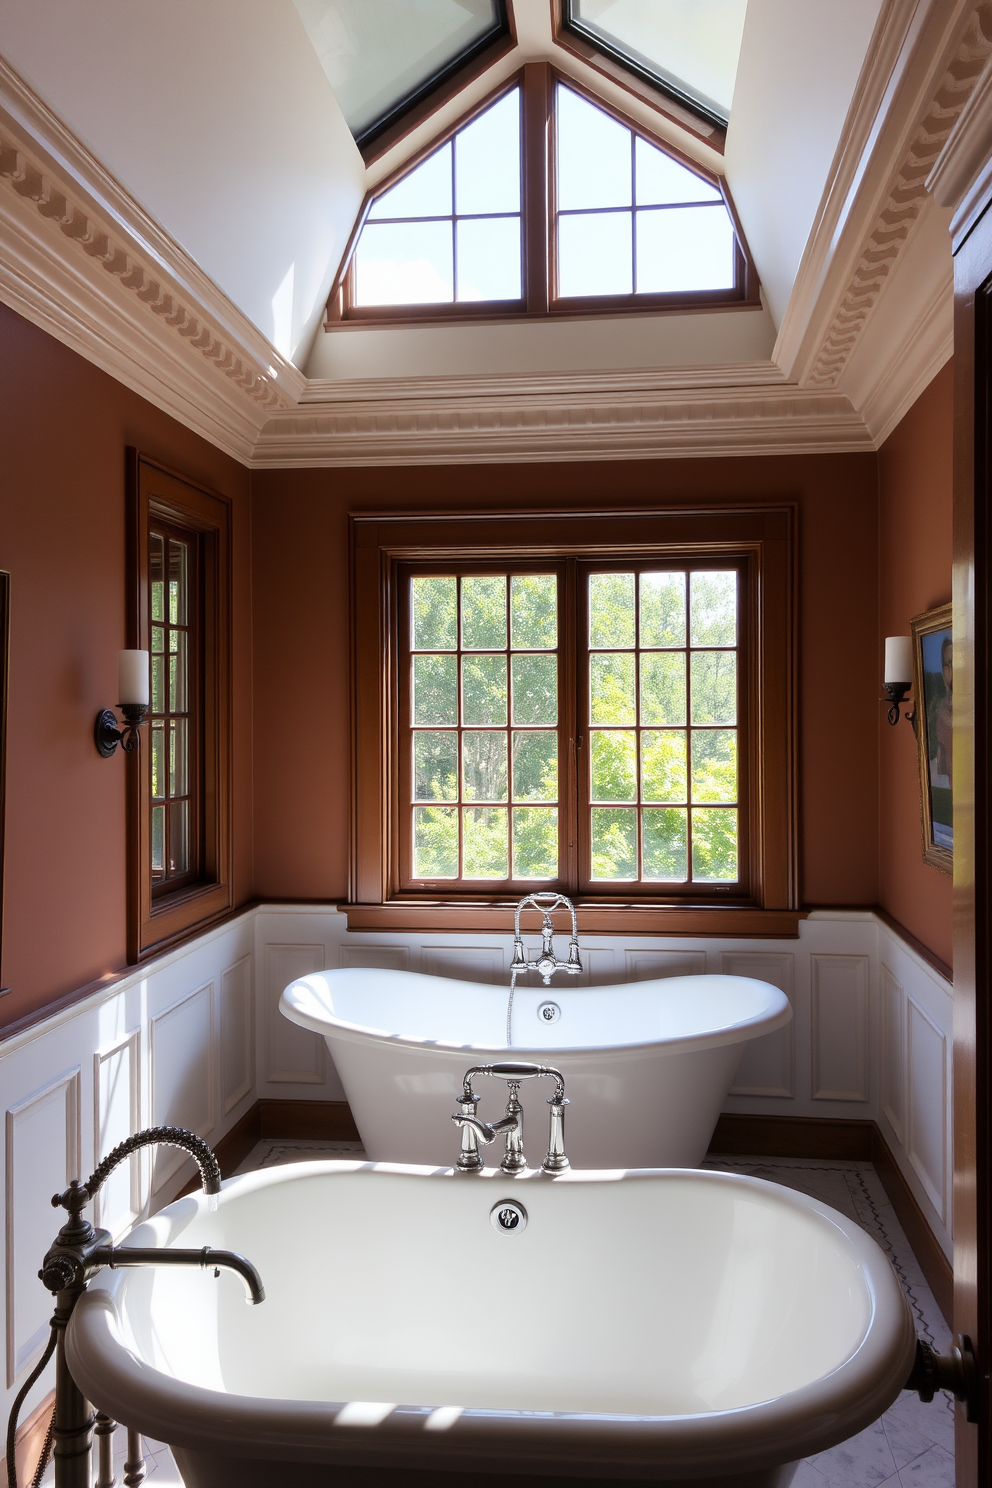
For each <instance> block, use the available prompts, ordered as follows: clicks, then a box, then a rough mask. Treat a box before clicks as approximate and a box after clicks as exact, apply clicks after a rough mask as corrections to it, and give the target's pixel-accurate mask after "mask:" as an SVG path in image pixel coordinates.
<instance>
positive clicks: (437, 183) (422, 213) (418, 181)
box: [368, 143, 451, 222]
mask: <svg viewBox="0 0 992 1488" xmlns="http://www.w3.org/2000/svg"><path fill="white" fill-rule="evenodd" d="M450 215H451V145H450V143H448V144H447V145H442V147H441V149H440V150H436V151H435V152H434V154H433V155H429V156H428V157H427V159H426V160H425V161H424V163H423V164H422V165H418V166H417V167H416V168H415V169H414V170H412V171H411V172H410V174H409V175H408V176H404V177H403V179H402V181H398V182H397V183H396V185H395V186H393V187H392V188H391V189H390V190H389V191H386V192H384V193H383V195H382V196H380V197H379V198H378V199H377V200H376V201H375V202H373V204H372V210H371V211H370V212H369V216H368V220H369V221H370V222H375V221H376V220H377V219H381V218H383V217H450Z"/></svg>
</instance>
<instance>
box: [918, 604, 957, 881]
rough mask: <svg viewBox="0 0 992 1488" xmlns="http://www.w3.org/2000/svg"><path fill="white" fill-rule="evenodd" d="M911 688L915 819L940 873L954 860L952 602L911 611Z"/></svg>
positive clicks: (928, 858) (927, 852)
mask: <svg viewBox="0 0 992 1488" xmlns="http://www.w3.org/2000/svg"><path fill="white" fill-rule="evenodd" d="M912 635H913V690H914V693H915V696H916V715H915V716H916V742H917V747H918V749H919V756H920V821H921V824H922V827H923V861H924V862H925V863H929V864H930V865H931V867H933V868H939V869H941V871H942V872H944V873H950V872H951V868H952V865H953V862H954V814H953V797H952V794H951V789H952V788H951V750H952V728H951V725H952V717H953V700H954V655H953V648H952V645H951V606H950V605H949V604H946V605H941V606H940V607H939V608H938V609H936V610H927V611H926V613H925V614H923V615H914V617H913V620H912Z"/></svg>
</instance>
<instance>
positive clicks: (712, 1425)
mask: <svg viewBox="0 0 992 1488" xmlns="http://www.w3.org/2000/svg"><path fill="white" fill-rule="evenodd" d="M362 1168H370V1169H378V1170H379V1171H383V1172H394V1173H404V1174H416V1173H420V1174H422V1175H423V1176H424V1177H432V1176H433V1177H435V1178H451V1177H454V1179H455V1181H459V1182H464V1181H468V1182H475V1181H478V1180H476V1179H474V1178H472V1177H470V1176H468V1177H467V1176H466V1175H451V1174H450V1173H443V1172H439V1171H438V1170H436V1169H430V1168H420V1169H417V1168H411V1167H408V1166H401V1165H395V1164H362V1163H358V1162H349V1163H340V1162H331V1163H328V1162H323V1163H303V1164H295V1165H293V1166H292V1167H288V1168H285V1169H268V1170H262V1171H261V1172H259V1173H252V1174H247V1175H245V1176H244V1177H242V1178H237V1179H232V1180H228V1182H227V1183H226V1184H225V1185H224V1189H225V1192H226V1193H230V1194H231V1197H232V1198H233V1197H234V1196H235V1195H236V1194H237V1193H238V1192H239V1191H240V1192H244V1191H245V1190H246V1189H247V1190H249V1191H250V1190H253V1189H255V1188H260V1187H277V1186H279V1185H280V1184H281V1183H284V1182H292V1181H293V1180H294V1179H297V1178H302V1177H304V1176H309V1175H312V1174H314V1173H318V1174H319V1173H323V1172H331V1173H333V1172H335V1171H340V1172H345V1171H348V1172H354V1171H356V1170H359V1169H362ZM665 1173H670V1174H671V1175H672V1176H673V1177H677V1178H678V1179H680V1180H685V1179H686V1173H685V1172H684V1171H683V1170H680V1169H670V1170H666V1169H644V1170H639V1171H637V1172H631V1173H629V1174H627V1175H626V1176H627V1179H628V1181H634V1182H636V1181H639V1180H640V1179H642V1178H643V1179H656V1178H657V1177H659V1176H660V1175H663V1174H665ZM616 1176H617V1175H616V1174H596V1173H592V1172H582V1173H571V1174H567V1175H562V1176H561V1177H557V1178H554V1179H549V1178H546V1177H542V1176H539V1175H537V1174H527V1175H525V1176H524V1177H523V1178H522V1179H520V1180H517V1181H518V1182H523V1183H525V1184H526V1183H529V1182H539V1183H542V1184H544V1183H552V1184H561V1183H568V1184H572V1183H588V1182H596V1181H603V1180H604V1179H609V1180H610V1181H615V1179H616ZM694 1178H695V1179H696V1180H697V1181H702V1182H706V1183H710V1182H717V1183H727V1182H729V1183H732V1184H735V1185H738V1186H740V1187H744V1188H749V1189H758V1190H762V1191H765V1193H766V1194H767V1193H768V1191H770V1190H771V1191H774V1192H773V1198H774V1201H775V1202H780V1203H783V1204H786V1205H789V1206H792V1207H797V1208H801V1209H805V1210H810V1211H812V1212H814V1213H817V1214H819V1215H820V1216H821V1217H822V1218H823V1219H825V1220H826V1221H827V1222H828V1223H829V1224H831V1225H832V1226H834V1228H836V1229H839V1230H840V1231H841V1232H842V1233H843V1235H844V1236H845V1239H846V1242H847V1243H848V1245H849V1246H850V1247H851V1249H852V1250H853V1252H854V1257H855V1259H856V1261H857V1262H858V1263H859V1265H860V1269H861V1274H862V1275H863V1277H864V1279H865V1284H866V1286H867V1289H868V1292H869V1296H870V1301H871V1311H872V1321H871V1324H870V1326H869V1328H868V1331H867V1334H866V1336H865V1338H864V1339H863V1340H862V1342H861V1343H860V1345H859V1346H858V1347H857V1348H856V1349H855V1350H854V1352H853V1353H852V1354H851V1355H850V1356H849V1357H848V1358H847V1359H846V1360H845V1361H843V1363H841V1364H840V1365H839V1366H837V1368H835V1369H834V1370H832V1371H831V1372H830V1373H829V1374H827V1375H825V1376H823V1377H822V1378H821V1379H819V1380H816V1381H813V1382H812V1383H811V1384H809V1385H806V1386H803V1387H801V1388H800V1389H799V1390H796V1391H792V1392H790V1393H789V1394H787V1395H784V1396H780V1397H779V1398H778V1399H776V1400H773V1401H765V1402H761V1403H756V1404H752V1405H747V1406H743V1407H738V1408H735V1409H732V1410H725V1411H716V1412H707V1413H700V1414H693V1415H678V1416H645V1415H620V1414H609V1413H597V1412H577V1413H570V1412H528V1411H519V1410H509V1409H494V1410H486V1409H481V1408H478V1407H466V1408H464V1409H462V1410H461V1411H460V1414H459V1415H458V1416H457V1418H456V1419H455V1420H454V1421H453V1422H451V1424H450V1425H447V1427H446V1429H444V1430H438V1429H435V1428H434V1427H431V1426H429V1425H428V1424H427V1423H428V1420H429V1418H430V1417H431V1415H432V1413H433V1411H434V1410H436V1409H437V1407H428V1406H419V1405H417V1406H406V1405H397V1406H395V1407H394V1408H393V1409H392V1410H391V1411H390V1412H389V1414H388V1415H387V1416H386V1417H385V1419H384V1420H382V1421H381V1422H378V1423H377V1424H376V1425H375V1427H374V1429H370V1428H369V1427H368V1426H363V1425H355V1424H344V1423H338V1422H337V1421H336V1419H335V1418H336V1416H337V1415H338V1413H339V1412H340V1411H341V1409H342V1407H343V1405H344V1404H346V1403H347V1402H340V1401H339V1402H326V1403H325V1402H320V1401H282V1400H273V1399H269V1398H265V1397H262V1398H256V1397H250V1396H238V1395H229V1394H226V1393H224V1392H221V1391H216V1390H209V1389H205V1388H202V1387H198V1386H191V1385H187V1384H185V1383H183V1382H182V1381H180V1380H177V1379H175V1378H174V1377H173V1376H171V1375H167V1374H165V1373H163V1372H161V1371H159V1370H157V1369H154V1368H152V1367H151V1366H150V1365H148V1364H147V1363H145V1362H143V1361H142V1360H141V1359H140V1358H138V1357H136V1356H135V1355H134V1354H133V1353H132V1352H131V1351H130V1350H129V1349H128V1347H127V1345H126V1344H125V1343H124V1341H123V1339H122V1337H121V1333H120V1326H119V1318H118V1314H117V1309H116V1305H115V1300H114V1299H115V1295H116V1294H117V1292H118V1290H119V1288H120V1287H122V1286H123V1285H124V1284H125V1282H126V1273H117V1274H116V1275H109V1274H108V1273H104V1274H103V1276H102V1277H101V1278H98V1280H97V1281H96V1283H95V1284H94V1285H93V1286H91V1288H90V1290H89V1292H88V1293H87V1294H86V1295H85V1296H84V1297H83V1298H82V1299H81V1301H80V1303H79V1304H78V1306H77V1308H76V1312H75V1315H74V1317H73V1320H72V1324H71V1326H70V1329H69V1332H68V1337H67V1350H68V1359H69V1365H70V1369H71V1371H72V1373H73V1376H74V1378H75V1379H76V1381H77V1383H78V1384H79V1385H80V1387H81V1388H82V1389H83V1390H84V1392H85V1393H86V1394H87V1396H88V1397H89V1398H90V1399H91V1400H93V1402H94V1404H95V1405H96V1406H97V1407H98V1408H99V1409H102V1410H104V1411H106V1412H107V1413H108V1414H110V1415H111V1416H113V1417H114V1418H115V1419H117V1420H120V1421H121V1422H123V1424H125V1425H127V1426H131V1427H133V1428H135V1429H138V1430H141V1431H143V1432H144V1433H145V1434H147V1435H150V1436H153V1437H155V1438H156V1439H158V1440H162V1441H166V1442H169V1443H170V1445H173V1446H177V1447H179V1448H180V1449H187V1450H190V1451H195V1452H201V1453H204V1454H206V1455H209V1456H224V1457H229V1458H237V1457H239V1455H240V1456H241V1457H242V1458H243V1457H244V1456H245V1447H246V1444H247V1443H250V1455H251V1456H253V1457H261V1458H263V1459H266V1460H282V1461H288V1460H291V1461H295V1462H323V1463H327V1464H335V1463H336V1464H340V1465H341V1466H349V1467H361V1466H368V1467H377V1468H389V1469H398V1468H401V1467H407V1468H411V1469H412V1468H414V1467H416V1468H421V1469H427V1470H433V1471H435V1472H462V1471H464V1472H466V1473H471V1472H472V1471H473V1470H474V1469H475V1470H477V1469H478V1464H479V1460H480V1456H481V1455H482V1454H485V1456H486V1458H487V1459H488V1461H489V1462H490V1463H491V1464H492V1470H494V1471H495V1470H498V1471H506V1472H530V1473H532V1474H537V1475H541V1474H542V1473H546V1475H547V1476H549V1478H551V1479H553V1478H554V1477H555V1476H562V1475H568V1474H569V1473H571V1474H573V1475H576V1476H590V1477H596V1476H602V1477H609V1476H613V1477H624V1478H630V1479H631V1480H637V1479H643V1478H647V1477H652V1478H654V1479H655V1480H658V1479H659V1477H660V1478H661V1480H662V1481H664V1479H665V1478H673V1477H674V1478H677V1477H693V1476H704V1475H705V1474H706V1473H707V1472H710V1473H714V1474H715V1473H719V1472H720V1471H721V1470H723V1471H726V1470H727V1469H728V1468H729V1467H730V1466H734V1467H736V1469H737V1470H739V1471H740V1472H745V1471H755V1470H761V1469H766V1468H770V1467H773V1466H776V1465H778V1464H782V1463H783V1462H789V1461H795V1460H797V1459H799V1458H801V1457H807V1456H810V1455H812V1454H813V1453H815V1452H818V1451H822V1450H825V1449H826V1448H828V1447H830V1446H834V1445H836V1443H837V1442H838V1441H841V1440H844V1439H846V1438H847V1437H849V1436H852V1435H854V1434H855V1433H856V1432H858V1431H860V1430H862V1429H863V1428H864V1427H865V1426H867V1425H869V1424H870V1423H871V1422H872V1421H874V1420H875V1419H877V1417H878V1416H879V1415H880V1414H881V1413H882V1412H883V1411H884V1410H885V1409H887V1407H888V1406H889V1405H890V1404H891V1403H892V1401H893V1400H894V1399H895V1398H896V1396H897V1395H898V1394H899V1391H900V1388H901V1386H902V1385H903V1383H904V1381H905V1379H906V1378H907V1376H908V1374H909V1370H910V1367H911V1364H912V1359H913V1354H914V1349H915V1335H914V1331H913V1325H912V1319H911V1316H910V1313H909V1309H908V1306H907V1304H906V1301H905V1296H904V1294H903V1292H902V1289H901V1287H900V1286H899V1283H898V1281H897V1279H896V1277H895V1275H894V1273H893V1272H892V1269H891V1267H890V1266H889V1265H888V1263H887V1261H886V1260H885V1258H884V1256H883V1255H882V1254H881V1252H880V1251H879V1250H878V1247H877V1246H876V1245H875V1244H874V1242H872V1241H871V1240H870V1239H869V1238H868V1236H867V1235H865V1234H864V1232H863V1231H862V1230H861V1229H860V1227H859V1226H857V1225H856V1224H855V1223H854V1222H853V1221H847V1220H845V1219H844V1217H843V1216H839V1215H837V1214H836V1213H835V1211H833V1210H831V1209H829V1208H827V1206H825V1205H822V1204H820V1203H818V1202H817V1201H815V1200H812V1199H808V1198H806V1197H805V1196H802V1195H798V1194H795V1193H794V1192H793V1191H791V1190H786V1189H781V1188H779V1187H778V1186H777V1185H775V1184H769V1183H766V1182H765V1181H764V1180H762V1179H757V1178H748V1177H743V1176H740V1175H736V1174H727V1173H714V1172H706V1173H698V1174H696V1175H694ZM499 1181H500V1183H501V1184H505V1182H506V1180H505V1178H502V1177H501V1178H500V1179H499ZM222 1202H223V1200H222ZM204 1203H205V1201H204V1200H203V1199H202V1198H192V1197H191V1198H187V1199H182V1200H179V1201H177V1203H176V1204H174V1205H171V1206H169V1211H167V1212H169V1213H172V1214H178V1213H180V1212H181V1213H182V1214H184V1215H190V1214H191V1210H190V1208H189V1207H187V1206H193V1209H194V1210H195V1209H202V1208H203V1207H204ZM131 1238H132V1239H133V1242H134V1243H135V1244H141V1243H145V1242H146V1241H147V1239H148V1238H149V1236H148V1230H147V1229H146V1230H145V1233H144V1235H142V1233H141V1227H139V1230H138V1231H136V1232H135V1233H134V1235H133V1236H132V1237H131ZM263 1305H264V1304H263ZM239 1448H240V1449H241V1450H240V1453H239Z"/></svg>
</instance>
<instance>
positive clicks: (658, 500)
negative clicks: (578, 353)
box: [252, 454, 878, 905]
mask: <svg viewBox="0 0 992 1488" xmlns="http://www.w3.org/2000/svg"><path fill="white" fill-rule="evenodd" d="M776 499H777V500H795V501H797V503H798V505H799V514H800V515H799V522H800V576H799V577H800V627H801V630H800V670H801V681H800V715H801V732H800V759H801V791H802V794H801V823H802V843H801V864H802V868H801V873H802V893H803V897H804V900H805V902H807V903H809V904H818V905H831V904H833V905H840V904H866V905H868V904H874V903H876V902H877V898H878V870H877V863H878V847H877V835H876V824H877V813H878V769H877V759H878V716H877V709H878V704H877V696H878V692H877V688H878V678H877V665H876V656H875V637H876V634H877V617H878V607H877V592H876V586H877V537H878V514H877V465H876V457H875V456H874V455H872V454H869V455H833V456H822V455H818V456H809V457H784V458H775V459H771V458H754V459H751V458H748V459H732V460H730V459H728V460H664V461H641V460H629V461H620V462H616V463H607V462H603V463H598V462H591V463H586V464H579V463H574V464H573V463H568V464H560V465H553V464H546V465H545V464H542V465H508V466H495V465H473V466H468V467H457V466H440V467H416V468H413V469H409V468H408V469H362V470H312V471H279V472H256V473H254V474H253V476H252V528H253V534H254V548H253V552H254V568H253V576H254V577H253V582H254V622H255V624H254V656H255V682H254V687H255V741H254V760H255V815H254V827H255V892H256V893H257V894H259V895H261V896H263V897H268V896H272V897H288V898H293V897H300V898H327V899H335V898H343V897H344V896H345V894H346V892H347V884H348V747H349V746H348V657H347V637H348V555H347V514H348V512H349V511H359V510H366V511H369V510H400V509H402V510H420V511H429V510H440V509H443V510H456V511H459V510H473V509H484V508H501V507H525V508H539V507H550V508H561V507H563V506H565V507H592V508H593V509H604V508H605V509H607V510H608V509H609V508H610V507H611V506H643V507H655V506H661V507H664V506H672V505H681V504H684V503H695V504H710V503H713V502H747V501H768V500H776Z"/></svg>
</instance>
